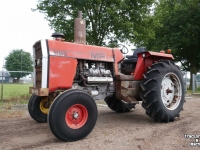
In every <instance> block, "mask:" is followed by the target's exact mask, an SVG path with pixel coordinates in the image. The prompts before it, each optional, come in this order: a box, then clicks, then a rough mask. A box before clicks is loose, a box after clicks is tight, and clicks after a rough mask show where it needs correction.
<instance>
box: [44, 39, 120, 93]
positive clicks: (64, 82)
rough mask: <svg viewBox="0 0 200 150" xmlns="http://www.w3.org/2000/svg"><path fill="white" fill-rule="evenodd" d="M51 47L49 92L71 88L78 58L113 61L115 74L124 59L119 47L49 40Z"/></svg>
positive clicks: (49, 47)
mask: <svg viewBox="0 0 200 150" xmlns="http://www.w3.org/2000/svg"><path fill="white" fill-rule="evenodd" d="M47 43H48V49H49V55H50V58H49V92H53V91H55V90H57V89H69V88H71V87H72V84H73V79H74V76H75V73H76V67H77V64H78V61H77V59H82V60H94V61H102V62H112V63H113V64H114V68H115V74H118V67H117V64H118V63H119V62H120V61H121V60H123V58H124V57H123V55H122V53H121V51H120V50H119V49H117V48H113V49H112V48H107V47H100V46H91V45H84V44H76V43H70V42H60V41H55V40H48V41H47Z"/></svg>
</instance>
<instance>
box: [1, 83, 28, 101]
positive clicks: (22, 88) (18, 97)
mask: <svg viewBox="0 0 200 150" xmlns="http://www.w3.org/2000/svg"><path fill="white" fill-rule="evenodd" d="M31 86H32V84H3V100H2V99H1V91H2V84H0V105H3V104H5V103H6V104H9V103H14V104H15V103H16V104H24V103H27V102H28V99H29V97H30V96H31V95H30V94H29V87H31Z"/></svg>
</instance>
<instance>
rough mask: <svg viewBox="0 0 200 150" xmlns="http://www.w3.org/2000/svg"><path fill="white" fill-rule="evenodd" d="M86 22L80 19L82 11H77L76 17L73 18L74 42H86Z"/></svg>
mask: <svg viewBox="0 0 200 150" xmlns="http://www.w3.org/2000/svg"><path fill="white" fill-rule="evenodd" d="M85 28H86V24H85V20H84V19H82V11H78V18H75V19H74V43H80V44H86V31H85Z"/></svg>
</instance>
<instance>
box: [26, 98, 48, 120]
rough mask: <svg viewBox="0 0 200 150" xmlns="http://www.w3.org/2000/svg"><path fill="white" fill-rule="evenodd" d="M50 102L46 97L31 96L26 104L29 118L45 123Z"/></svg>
mask: <svg viewBox="0 0 200 150" xmlns="http://www.w3.org/2000/svg"><path fill="white" fill-rule="evenodd" d="M50 104H51V102H49V100H48V97H46V96H36V95H32V96H31V98H30V99H29V102H28V111H29V114H30V116H31V117H32V118H33V119H34V120H35V121H37V122H40V123H45V122H47V114H48V111H49V107H50Z"/></svg>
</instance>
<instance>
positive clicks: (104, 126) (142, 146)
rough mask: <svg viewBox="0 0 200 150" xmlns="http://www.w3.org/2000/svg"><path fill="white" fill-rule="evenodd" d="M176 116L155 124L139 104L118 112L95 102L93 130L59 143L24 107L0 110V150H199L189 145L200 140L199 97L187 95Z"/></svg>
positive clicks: (45, 125)
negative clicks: (197, 137) (182, 108)
mask: <svg viewBox="0 0 200 150" xmlns="http://www.w3.org/2000/svg"><path fill="white" fill-rule="evenodd" d="M186 101H187V102H186V103H185V104H184V111H182V112H181V116H180V118H177V119H176V120H175V121H174V122H171V123H156V122H154V121H153V120H151V119H150V118H149V117H148V116H147V115H146V114H145V111H144V109H143V108H142V107H141V105H136V109H134V110H132V111H131V112H130V113H125V114H119V113H115V112H113V111H112V110H110V109H109V108H108V107H106V106H104V105H103V106H102V105H98V119H97V123H96V126H95V128H94V129H93V131H92V132H91V133H90V134H89V135H88V136H87V137H86V138H84V139H83V140H80V141H77V142H63V141H60V140H58V139H57V138H56V137H54V135H53V134H52V133H51V131H50V129H49V127H48V124H46V123H44V124H41V123H37V122H35V121H34V120H33V119H32V118H31V117H30V116H29V114H28V112H27V110H0V150H18V149H32V150H38V149H43V150H46V149H50V150H60V149H66V150H72V149H73V150H80V149H81V150H96V149H97V150H122V149H123V150H147V149H148V150H157V149H159V150H163V149H165V150H177V149H182V150H184V149H199V148H200V146H199V147H192V146H190V143H191V142H197V143H198V140H199V141H200V139H186V138H185V137H184V135H185V134H194V135H200V125H199V124H200V120H199V116H200V111H199V108H200V98H198V97H195V98H190V99H189V98H187V99H186Z"/></svg>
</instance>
